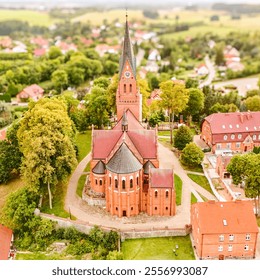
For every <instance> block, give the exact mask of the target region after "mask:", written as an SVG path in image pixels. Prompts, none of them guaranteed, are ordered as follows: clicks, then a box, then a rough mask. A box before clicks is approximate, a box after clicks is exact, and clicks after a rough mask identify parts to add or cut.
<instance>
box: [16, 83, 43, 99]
mask: <svg viewBox="0 0 260 280" xmlns="http://www.w3.org/2000/svg"><path fill="white" fill-rule="evenodd" d="M43 92H44V89H43V88H41V87H40V86H38V85H36V84H33V85H30V86H28V87H26V88H24V89H23V90H22V91H21V92H20V93H18V96H19V97H20V98H29V97H31V98H34V97H36V96H42V94H43Z"/></svg>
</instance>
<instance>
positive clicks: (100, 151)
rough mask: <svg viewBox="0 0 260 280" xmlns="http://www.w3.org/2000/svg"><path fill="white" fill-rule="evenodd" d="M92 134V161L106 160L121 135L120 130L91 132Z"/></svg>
mask: <svg viewBox="0 0 260 280" xmlns="http://www.w3.org/2000/svg"><path fill="white" fill-rule="evenodd" d="M92 133H93V135H92V137H93V139H92V143H93V149H92V157H93V158H94V159H105V158H107V156H108V155H109V154H110V152H111V150H112V149H113V147H114V146H115V145H116V143H117V142H118V140H119V138H120V137H121V136H122V134H123V132H122V131H121V130H93V132H92Z"/></svg>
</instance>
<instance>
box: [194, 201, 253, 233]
mask: <svg viewBox="0 0 260 280" xmlns="http://www.w3.org/2000/svg"><path fill="white" fill-rule="evenodd" d="M192 213H194V214H195V215H197V214H198V223H199V224H198V225H199V228H200V233H202V234H214V233H220V234H221V233H223V234H225V233H230V234H233V233H234V234H235V233H252V232H258V227H257V223H256V218H255V214H254V211H253V203H252V201H249V200H246V201H242V200H240V201H228V202H216V201H208V202H198V203H196V204H193V205H192Z"/></svg>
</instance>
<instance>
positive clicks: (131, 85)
mask: <svg viewBox="0 0 260 280" xmlns="http://www.w3.org/2000/svg"><path fill="white" fill-rule="evenodd" d="M130 93H132V84H130Z"/></svg>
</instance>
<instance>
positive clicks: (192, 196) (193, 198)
mask: <svg viewBox="0 0 260 280" xmlns="http://www.w3.org/2000/svg"><path fill="white" fill-rule="evenodd" d="M197 201H198V200H197V198H196V196H195V195H194V194H193V193H191V197H190V203H191V204H194V203H196V202H197Z"/></svg>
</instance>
